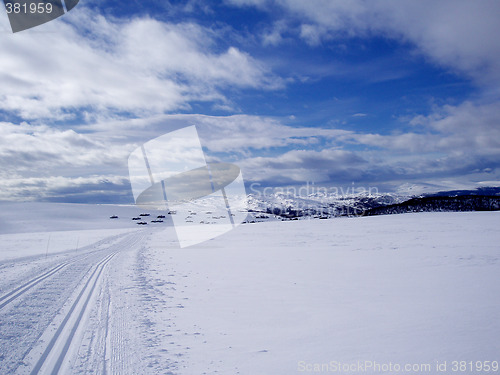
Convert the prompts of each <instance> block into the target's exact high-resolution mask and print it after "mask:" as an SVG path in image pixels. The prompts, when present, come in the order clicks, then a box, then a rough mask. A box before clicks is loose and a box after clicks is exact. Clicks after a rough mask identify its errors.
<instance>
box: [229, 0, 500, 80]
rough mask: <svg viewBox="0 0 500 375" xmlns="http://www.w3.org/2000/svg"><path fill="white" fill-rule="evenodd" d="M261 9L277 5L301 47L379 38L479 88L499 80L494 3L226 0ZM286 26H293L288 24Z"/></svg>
mask: <svg viewBox="0 0 500 375" xmlns="http://www.w3.org/2000/svg"><path fill="white" fill-rule="evenodd" d="M231 3H233V4H235V5H244V6H249V5H255V6H258V7H260V8H262V9H265V7H266V6H267V7H268V8H269V9H273V8H272V7H271V4H280V5H281V6H282V8H283V9H285V11H286V13H285V14H284V18H293V19H294V20H295V21H298V22H299V23H300V26H299V30H298V31H297V33H298V35H300V37H302V38H303V39H304V40H305V41H306V42H307V43H309V44H311V45H317V44H319V43H320V42H321V41H322V40H328V39H333V38H346V37H353V36H361V37H365V36H369V35H380V36H384V37H389V38H393V39H398V40H402V41H404V42H410V43H411V44H413V45H414V46H415V47H416V49H417V51H418V52H419V53H421V54H423V55H424V56H426V57H427V58H429V59H430V60H431V61H433V62H435V63H438V64H440V65H442V66H445V67H447V68H450V69H451V70H453V71H456V72H459V73H465V74H467V75H469V76H470V77H473V78H474V79H476V81H477V82H479V83H481V84H488V83H491V80H492V79H493V80H495V82H496V83H498V81H500V65H499V64H498V61H499V60H500V44H499V43H498V40H497V39H498V38H497V36H498V35H499V34H500V23H499V22H498V19H500V3H499V2H498V1H496V0H484V1H479V2H477V1H468V0H442V1H433V0H421V1H399V0H387V1H363V0H350V1H345V0H310V1H303V0H277V1H275V2H272V1H264V0H262V1H257V0H254V1H250V0H232V1H231ZM289 24H293V23H292V22H290V23H289Z"/></svg>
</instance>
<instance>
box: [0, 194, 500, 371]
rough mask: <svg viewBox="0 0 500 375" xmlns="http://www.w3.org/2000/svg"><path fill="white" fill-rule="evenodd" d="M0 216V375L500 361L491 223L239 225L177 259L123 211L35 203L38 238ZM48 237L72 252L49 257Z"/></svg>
mask: <svg viewBox="0 0 500 375" xmlns="http://www.w3.org/2000/svg"><path fill="white" fill-rule="evenodd" d="M29 205H33V204H28V206H29ZM28 206H24V207H25V209H26V210H27V211H26V212H29V211H30V210H29V207H28ZM0 207H1V209H2V218H3V219H2V220H3V222H5V220H6V219H5V218H6V217H9V218H10V219H9V223H11V226H10V229H8V230H2V232H3V233H6V232H8V233H6V234H2V235H0V259H2V260H0V373H1V374H8V373H27V374H30V373H52V372H58V371H59V373H64V374H70V373H75V374H87V373H96V374H252V375H253V374H294V373H317V372H313V371H312V370H313V369H314V367H313V365H315V364H317V365H318V366H320V365H329V364H330V362H332V361H338V362H341V363H344V364H356V363H358V361H362V362H363V361H376V362H377V363H379V364H385V363H392V364H395V363H397V364H401V365H404V364H407V363H408V364H427V363H428V364H431V365H432V366H435V364H436V361H440V363H442V362H443V361H448V372H441V373H449V374H452V373H456V372H452V371H451V361H454V360H458V361H498V360H500V358H499V353H500V340H498V337H499V336H500V320H499V318H498V317H499V316H500V300H499V298H498V296H499V295H500V282H499V281H500V246H499V243H500V225H499V224H500V220H499V219H500V213H499V212H468V213H418V214H404V215H391V216H377V217H361V218H338V219H331V220H301V221H287V222H277V221H275V222H268V223H258V224H244V225H241V226H239V227H237V228H236V229H235V230H233V231H231V232H229V233H227V234H226V235H223V236H220V237H217V238H215V239H213V240H210V241H207V242H204V243H201V244H198V245H195V246H192V247H188V248H184V249H180V248H179V246H178V244H177V242H176V239H175V231H174V230H173V228H172V227H171V226H167V225H164V226H152V225H148V226H144V227H140V228H139V226H136V225H135V226H134V225H133V223H132V224H131V223H130V220H129V218H128V217H127V218H125V216H126V215H129V216H130V215H135V214H137V208H134V207H113V206H94V209H95V211H93V214H92V208H91V206H90V207H87V208H82V207H80V208H79V209H80V210H82V212H83V211H87V210H88V212H87V213H82V212H80V213H78V214H77V213H75V212H76V211H78V209H77V207H75V206H74V205H66V206H61V205H57V204H45V205H44V206H43V210H42V209H41V208H40V206H38V209H39V210H42V211H43V214H42V216H43V215H47V217H49V218H48V219H47V220H46V222H45V223H44V224H43V225H44V226H45V227H46V230H45V231H40V229H41V228H42V224H41V223H38V224H36V225H34V224H33V225H32V226H30V227H25V226H24V227H23V226H22V225H21V224H16V225H12V223H20V222H21V217H23V215H21V214H20V213H19V212H20V211H22V210H20V208H19V206H17V205H15V204H9V205H1V206H0ZM32 207H33V208H32V209H31V211H33V212H34V211H36V209H37V205H36V204H35V205H34V206H32ZM120 210H123V211H120ZM113 214H117V215H118V216H120V220H118V221H113V220H110V219H109V216H110V215H113ZM34 216H36V215H34ZM34 216H33V217H34ZM75 216H78V219H75V218H74V217H75ZM122 217H123V219H122ZM33 220H34V219H33ZM98 223H101V227H100V228H101V229H97V228H96V225H97V224H98ZM105 226H107V227H105ZM16 228H17V230H18V232H22V233H17V234H16V233H13V232H14V231H15V229H16ZM30 228H34V229H35V231H38V233H29V232H30V231H29V229H30ZM56 229H68V230H67V231H60V232H56ZM78 229H79V230H78ZM47 231H48V232H47ZM106 231H108V232H107V234H105V233H106ZM49 232H50V233H51V238H52V236H54V238H58V239H59V240H60V241H62V242H64V241H66V242H67V245H60V246H59V247H58V248H57V251H49V253H48V254H47V255H46V244H47V241H45V240H46V239H47V236H48V233H49ZM56 233H57V235H56ZM44 236H45V237H44ZM87 236H88V237H87ZM36 238H38V239H39V241H38V244H37V241H36V240H35V239H36ZM77 238H80V241H82V246H79V247H78V248H77V247H76V246H75V240H76V239H77ZM25 239H28V240H25ZM29 239H32V240H29ZM50 242H52V240H51V241H50ZM54 246H55V245H54ZM16 247H17V253H15V252H14V250H15V249H16ZM4 249H9V251H7V252H6V253H8V255H5V254H4V252H5V251H4ZM37 249H38V250H37ZM39 276H40V277H41V278H39ZM13 291H14V292H13ZM6 296H7V297H6ZM11 299H12V300H11ZM10 300H11V301H10ZM317 368H318V367H317ZM307 369H311V371H307ZM433 369H434V367H433ZM302 370H304V371H302ZM327 370H328V367H325V366H324V367H323V372H325V373H327V372H328V371H327ZM330 373H332V372H330ZM335 373H342V374H344V373H346V374H355V373H361V372H358V371H355V372H338V371H337V372H335ZM366 373H377V374H378V373H387V374H389V373H394V372H390V371H375V372H374V371H366ZM414 373H420V372H414ZM421 373H424V372H421ZM427 373H429V372H427ZM430 373H436V372H435V371H432V372H430ZM469 373H475V372H469Z"/></svg>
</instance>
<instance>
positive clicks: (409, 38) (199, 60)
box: [0, 0, 500, 203]
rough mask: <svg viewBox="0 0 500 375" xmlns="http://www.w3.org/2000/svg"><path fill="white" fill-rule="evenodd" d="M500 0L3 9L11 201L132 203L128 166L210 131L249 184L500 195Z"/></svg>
mask: <svg viewBox="0 0 500 375" xmlns="http://www.w3.org/2000/svg"><path fill="white" fill-rule="evenodd" d="M498 19H500V3H498V2H497V1H481V2H471V1H460V0H458V1H457V0H453V1H447V0H442V1H439V2H436V1H414V2H410V1H408V2H401V1H360V0H352V1H337V0H311V1H299V0H276V1H268V0H225V1H218V2H211V1H171V2H168V1H164V0H162V1H159V0H158V1H131V2H127V3H126V5H125V4H124V2H120V1H93V0H92V1H84V0H82V1H81V2H80V4H79V5H78V6H77V7H76V8H74V9H73V10H72V11H71V12H69V13H68V14H66V15H65V16H63V17H62V18H60V19H58V20H56V21H53V22H50V23H47V24H45V25H42V26H39V27H37V28H34V29H31V30H27V31H24V32H20V33H16V34H12V33H10V31H9V30H10V27H9V24H8V19H7V16H6V14H5V12H2V13H0V30H2V33H1V34H0V47H1V49H2V55H1V56H0V80H1V85H0V99H1V100H0V136H1V138H0V166H1V167H0V200H49V201H63V202H117V203H127V202H128V203H132V195H131V191H130V184H129V181H128V171H127V158H128V155H129V154H130V152H132V151H133V150H134V149H135V148H137V147H138V146H140V145H141V144H142V143H144V142H146V141H148V140H150V139H152V138H155V137H157V136H160V135H162V134H165V133H166V132H168V131H171V130H174V129H177V128H181V127H184V126H188V125H192V124H195V125H197V127H198V131H199V134H200V136H201V138H202V143H203V145H204V147H205V150H206V153H207V155H208V156H209V157H210V158H211V159H214V160H215V159H219V160H224V161H232V162H234V163H236V164H238V165H239V166H240V167H241V169H242V170H243V176H244V178H245V180H246V181H247V183H248V184H251V183H255V184H259V185H260V186H262V187H264V186H288V185H303V184H306V183H314V184H315V185H316V186H329V187H339V186H352V185H353V184H355V185H356V186H376V187H378V188H379V190H380V191H399V192H403V193H405V192H419V191H422V190H428V191H430V190H445V189H456V188H474V187H479V186H500V90H499V83H500V64H499V61H500V43H498V41H497V39H498V38H497V36H498V35H499V34H500V24H499V23H498Z"/></svg>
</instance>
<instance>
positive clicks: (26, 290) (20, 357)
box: [0, 232, 144, 375]
mask: <svg viewBox="0 0 500 375" xmlns="http://www.w3.org/2000/svg"><path fill="white" fill-rule="evenodd" d="M143 239H144V234H143V232H135V233H132V234H125V235H118V236H113V237H110V238H107V239H105V240H102V241H99V242H98V243H96V244H94V245H92V246H88V247H87V248H86V249H82V251H80V252H67V253H65V254H62V255H61V254H58V255H57V256H55V257H53V258H55V260H54V259H50V258H49V259H46V258H41V257H39V258H38V259H36V258H35V259H30V260H31V261H32V262H31V263H33V265H32V269H34V270H35V271H33V270H31V271H32V272H30V271H28V272H27V274H28V275H29V277H28V278H26V276H24V277H25V278H26V279H25V280H23V281H22V282H19V280H20V278H21V277H22V275H15V277H14V282H15V283H17V285H19V284H20V285H19V286H17V287H14V288H11V289H10V290H9V291H6V290H5V288H4V287H3V286H2V289H1V292H0V373H2V374H9V373H19V374H31V375H34V374H57V373H76V372H78V371H81V372H82V373H83V372H85V368H84V367H82V364H81V363H82V362H88V359H89V358H92V359H93V361H92V365H93V366H95V365H96V363H99V364H100V366H99V368H100V371H101V372H102V373H103V374H105V373H117V372H116V371H110V370H111V369H113V366H114V365H111V364H112V363H120V365H126V361H124V358H125V356H124V355H122V354H121V353H119V350H118V351H117V350H116V348H120V347H121V346H120V345H119V344H118V345H114V341H120V340H121V338H120V334H121V332H122V331H126V329H127V328H126V327H125V326H122V327H118V329H117V330H116V331H115V332H116V333H114V334H113V335H111V336H110V331H109V320H110V319H109V317H110V306H111V298H110V293H109V286H108V284H109V281H108V280H107V268H108V267H109V264H110V263H112V262H113V261H114V259H115V258H117V257H120V256H121V255H124V254H126V253H128V252H130V251H134V250H137V249H138V248H139V245H140V243H141V242H142V241H143ZM61 258H63V261H61ZM26 262H27V263H29V260H28V261H27V260H26V259H23V260H20V261H19V263H20V267H25V268H26ZM6 263H7V264H3V265H2V266H3V268H2V269H1V270H0V275H1V273H2V272H1V271H2V270H3V269H5V268H8V267H7V266H10V267H11V268H15V266H16V262H12V261H9V262H6ZM39 263H42V266H40V264H39ZM54 263H56V264H55V265H54ZM40 268H41V269H42V271H40ZM36 271H38V274H36V275H33V272H36ZM10 274H12V273H11V272H10ZM4 284H5V285H12V284H13V283H12V282H11V283H9V282H4ZM96 309H97V311H98V312H100V316H99V321H100V324H99V325H100V326H102V327H104V332H103V333H102V332H101V337H99V333H100V332H99V330H97V331H95V332H93V333H92V336H93V337H91V342H90V344H91V345H87V353H86V355H84V356H83V357H82V348H81V346H82V345H85V344H86V343H87V344H88V342H87V341H88V340H87V341H85V340H86V339H87V336H88V334H87V333H86V331H87V328H88V327H87V326H88V324H89V315H90V313H91V311H93V310H96ZM94 314H95V312H94ZM125 321H126V318H125V317H123V319H121V321H120V323H121V324H122V325H123V324H124V322H125ZM101 331H102V330H101ZM96 332H97V333H96ZM110 347H114V348H115V349H114V353H113V355H112V356H110V353H109V352H110V351H111V349H110ZM88 348H91V349H92V350H90V349H88ZM96 352H97V353H98V357H99V358H96V354H95V353H96ZM77 354H78V355H77ZM85 357H87V358H85Z"/></svg>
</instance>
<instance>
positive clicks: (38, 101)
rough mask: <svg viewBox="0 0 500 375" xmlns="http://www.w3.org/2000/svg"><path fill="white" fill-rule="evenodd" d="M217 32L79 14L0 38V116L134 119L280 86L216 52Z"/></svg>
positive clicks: (240, 55)
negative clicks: (228, 92)
mask: <svg viewBox="0 0 500 375" xmlns="http://www.w3.org/2000/svg"><path fill="white" fill-rule="evenodd" d="M216 37H217V35H216V33H215V32H214V31H212V30H211V29H207V28H203V27H201V26H198V25H195V24H192V23H183V24H168V23H164V22H160V21H157V20H153V19H149V18H141V19H133V20H130V21H123V20H113V19H111V18H107V19H105V18H104V17H102V16H100V15H98V14H93V13H91V12H90V11H88V10H85V9H84V8H79V11H78V14H77V15H74V14H72V13H68V15H67V16H65V17H64V21H62V20H60V21H54V22H50V23H48V24H46V25H43V26H40V27H39V28H37V29H36V30H34V31H32V32H30V31H25V32H23V33H19V34H10V35H9V34H5V35H4V36H3V37H2V38H1V39H0V48H1V49H2V51H9V53H2V55H1V56H0V72H1V73H0V78H1V80H2V85H1V86H0V110H4V111H7V112H10V113H15V114H17V115H18V116H21V117H22V118H24V119H35V118H51V119H58V120H62V119H65V118H68V117H71V116H72V115H74V113H75V111H79V110H80V111H89V112H101V113H106V112H118V113H119V112H128V113H133V114H137V115H144V114H148V115H150V114H151V113H164V112H168V111H174V110H179V109H183V108H188V107H189V105H190V102H192V101H207V102H215V103H220V104H223V105H227V104H228V99H227V98H226V97H225V96H224V94H222V89H223V88H224V87H227V86H231V87H232V88H260V89H274V88H276V87H280V85H281V81H280V79H279V78H277V77H275V76H273V75H272V74H271V73H270V71H269V70H268V69H267V67H266V66H265V65H264V64H263V63H261V62H259V61H257V60H255V59H254V58H252V57H251V56H249V55H248V54H246V53H245V52H243V51H241V50H239V49H237V48H236V47H229V48H227V49H226V50H223V51H219V52H213V50H215V49H216V48H215V47H217V46H216Z"/></svg>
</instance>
